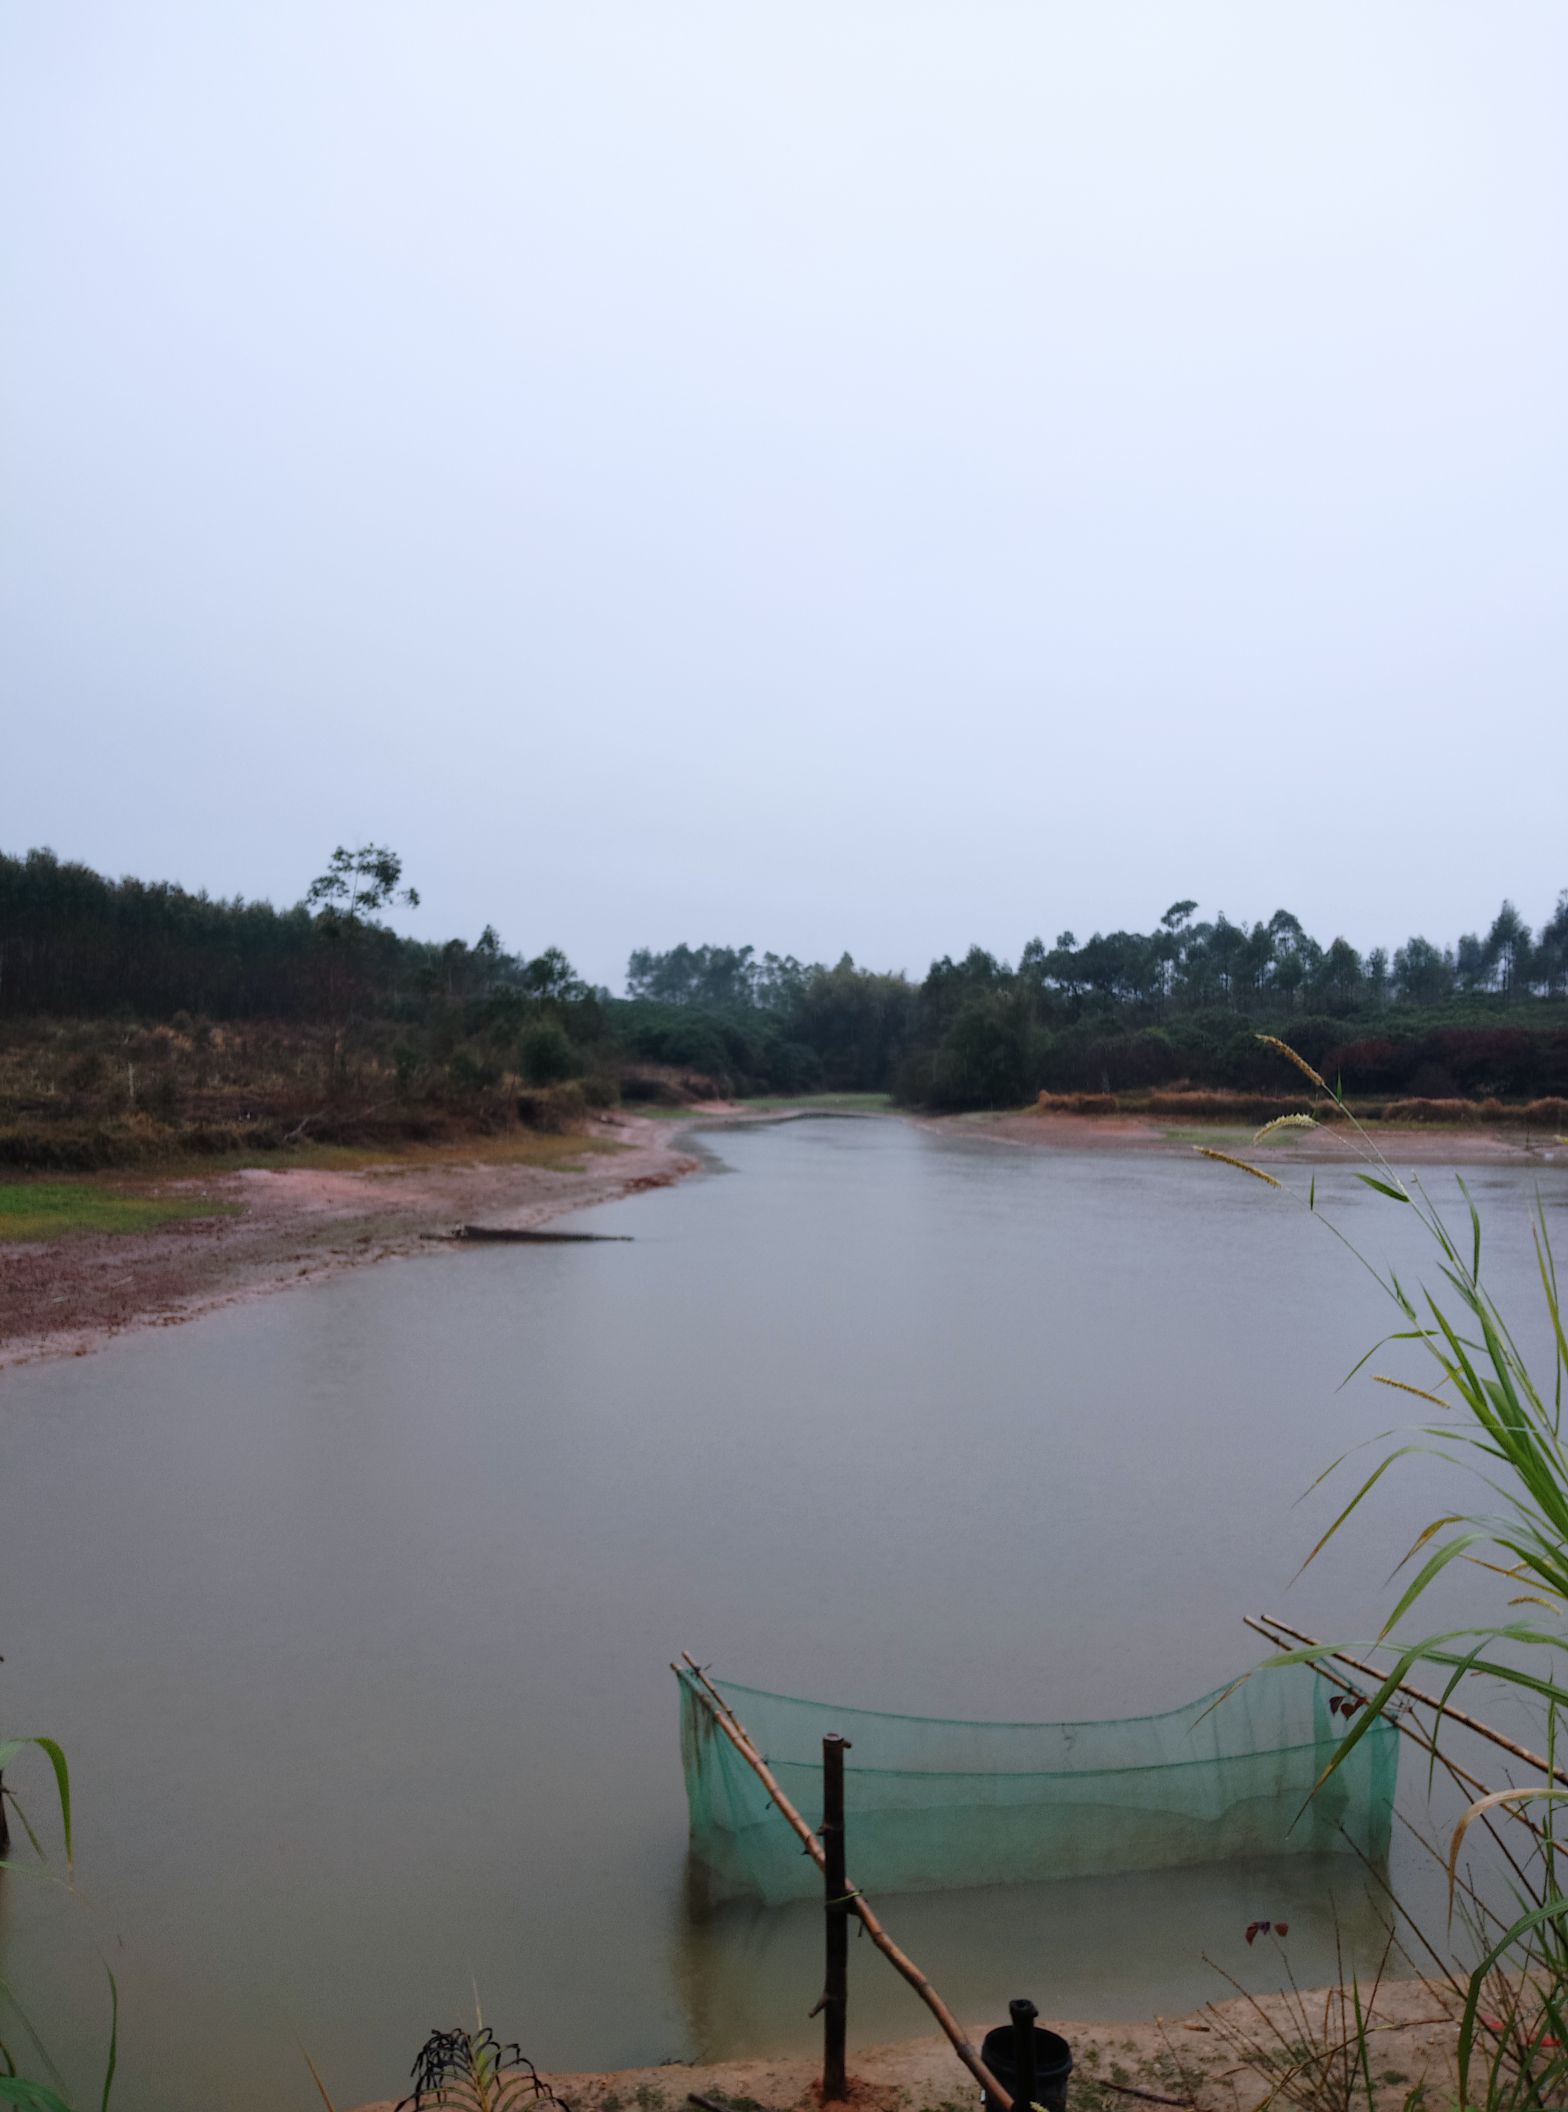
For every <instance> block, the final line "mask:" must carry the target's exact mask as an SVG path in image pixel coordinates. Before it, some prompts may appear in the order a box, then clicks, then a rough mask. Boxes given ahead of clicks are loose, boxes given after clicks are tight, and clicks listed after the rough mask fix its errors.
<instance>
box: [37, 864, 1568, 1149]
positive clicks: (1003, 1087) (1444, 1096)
mask: <svg viewBox="0 0 1568 2112" xmlns="http://www.w3.org/2000/svg"><path fill="white" fill-rule="evenodd" d="M395 905H396V906H401V907H404V908H408V909H414V908H417V905H418V896H417V893H416V892H415V891H414V890H413V889H412V888H411V887H409V886H408V885H406V883H405V880H404V875H403V870H402V865H401V861H400V860H399V859H398V857H397V855H396V854H395V853H394V852H392V851H391V850H389V849H387V848H386V847H385V846H382V845H376V844H365V845H361V846H359V847H358V848H356V849H348V848H345V847H339V849H338V850H337V851H336V852H335V853H334V854H333V856H332V858H331V859H330V860H329V861H328V863H327V865H326V867H325V869H324V870H323V872H322V873H321V874H320V875H318V876H317V877H316V879H315V880H314V881H312V882H311V883H310V885H309V886H308V887H307V889H306V890H305V892H304V894H303V896H302V898H301V900H300V901H299V902H297V903H296V904H294V905H292V906H291V907H288V908H284V909H278V908H275V907H274V906H273V905H272V904H271V903H268V902H247V901H243V900H239V899H234V900H220V899H217V898H214V897H212V896H209V895H207V894H205V893H202V892H197V893H191V892H189V891H188V890H186V889H184V888H182V887H178V886H175V885H173V884H171V883H167V882H149V881H142V880H138V879H119V880H112V879H108V878H105V877H104V876H103V875H101V874H99V873H96V872H94V871H92V870H91V869H90V868H89V867H87V866H85V865H80V864H72V863H67V862H64V861H62V860H60V859H58V858H56V857H55V856H54V855H53V854H52V853H51V852H49V851H46V850H35V851H31V852H29V853H27V854H26V855H25V856H8V855H4V854H0V1161H3V1160H7V1159H8V1160H9V1161H10V1162H11V1163H13V1164H33V1163H44V1164H59V1165H68V1164H76V1163H83V1164H93V1163H109V1162H111V1161H113V1160H115V1159H117V1158H120V1157H124V1156H134V1155H136V1153H137V1152H138V1151H142V1150H145V1151H147V1152H153V1151H155V1150H157V1149H159V1148H162V1146H164V1145H166V1142H167V1133H168V1132H169V1131H170V1130H177V1131H178V1133H179V1135H180V1137H181V1140H182V1142H183V1143H184V1144H187V1145H189V1146H190V1147H191V1148H193V1149H198V1150H211V1151H226V1150H231V1149H240V1148H259V1149H267V1148H274V1147H275V1146H277V1145H279V1144H282V1143H287V1142H290V1141H294V1140H297V1139H299V1138H301V1137H309V1138H312V1139H321V1138H325V1137H330V1136H338V1137H343V1138H366V1139H382V1140H396V1139H397V1138H399V1137H404V1136H409V1137H417V1136H430V1135H440V1134H445V1133H447V1132H448V1131H449V1130H451V1129H452V1128H454V1127H457V1128H462V1127H465V1126H466V1127H475V1126H478V1127H481V1128H484V1127H496V1126H501V1125H505V1124H508V1123H514V1122H516V1121H518V1120H522V1121H525V1122H529V1121H531V1122H535V1123H539V1124H549V1123H557V1124H559V1123H569V1122H571V1121H572V1120H574V1119H575V1118H577V1117H578V1116H580V1115H581V1114H582V1113H584V1112H586V1111H587V1110H589V1109H591V1108H595V1107H600V1108H602V1107H606V1106H609V1105H611V1104H613V1103H614V1102H615V1101H616V1100H617V1099H619V1098H622V1097H624V1098H626V1099H628V1100H639V1099H640V1100H643V1101H647V1100H658V1099H665V1100H669V1101H679V1100H680V1099H682V1098H690V1097H696V1096H700V1095H706V1094H711V1093H720V1094H746V1093H757V1092H768V1093H785V1094H789V1093H804V1092H815V1091H823V1090H826V1091H855V1092H889V1093H892V1094H894V1095H895V1096H896V1097H897V1098H898V1099H899V1100H901V1101H903V1102H905V1103H906V1104H910V1105H916V1106H924V1107H930V1108H935V1109H950V1110H958V1109H970V1108H982V1107H1006V1106H1017V1105H1020V1104H1022V1103H1025V1102H1028V1101H1032V1100H1033V1099H1034V1098H1035V1096H1036V1095H1037V1094H1038V1093H1040V1092H1042V1091H1043V1092H1047V1093H1053V1094H1091V1095H1100V1096H1103V1095H1107V1094H1118V1093H1120V1094H1127V1093H1134V1094H1136V1093H1146V1092H1149V1091H1158V1090H1181V1089H1183V1088H1202V1089H1210V1090H1216V1089H1218V1090H1226V1091H1230V1092H1233V1093H1234V1092H1242V1093H1245V1092H1250V1091H1270V1090H1274V1091H1277V1090H1278V1086H1279V1076H1278V1070H1277V1066H1276V1065H1275V1063H1274V1061H1273V1059H1272V1058H1271V1057H1270V1056H1269V1055H1268V1053H1267V1052H1266V1051H1265V1050H1264V1049H1262V1048H1261V1047H1260V1045H1259V1043H1258V1040H1257V1035H1258V1034H1259V1032H1270V1033H1277V1034H1279V1035H1281V1036H1283V1037H1285V1038H1288V1039H1289V1040H1290V1041H1291V1042H1292V1043H1293V1044H1294V1045H1295V1046H1296V1047H1297V1048H1299V1049H1300V1050H1301V1051H1302V1052H1303V1054H1305V1055H1306V1056H1307V1057H1308V1059H1309V1060H1310V1061H1311V1062H1313V1063H1314V1064H1315V1065H1316V1066H1317V1067H1318V1068H1319V1069H1321V1070H1323V1071H1324V1072H1325V1074H1326V1075H1329V1076H1332V1077H1335V1078H1337V1079H1338V1080H1340V1082H1342V1084H1343V1085H1344V1087H1345V1089H1346V1091H1347V1092H1350V1093H1352V1094H1356V1095H1363V1096H1365V1095H1371V1096H1385V1097H1387V1098H1389V1099H1397V1100H1403V1101H1408V1100H1415V1101H1421V1102H1430V1103H1439V1102H1454V1101H1460V1100H1464V1101H1471V1102H1479V1101H1496V1102H1500V1103H1525V1102H1530V1101H1534V1100H1541V1099H1547V1098H1551V1097H1552V1096H1558V1097H1561V1096H1564V1095H1568V894H1565V895H1564V896H1562V897H1560V898H1559V900H1558V901H1557V903H1556V905H1555V906H1554V908H1553V909H1552V911H1551V913H1550V914H1549V916H1548V917H1547V919H1546V920H1545V922H1544V923H1543V924H1542V926H1541V927H1540V929H1539V930H1538V931H1532V929H1531V928H1530V926H1529V925H1527V924H1526V923H1525V921H1524V919H1523V918H1522V916H1521V915H1520V913H1519V912H1518V911H1517V910H1516V909H1515V907H1514V906H1513V904H1511V903H1508V902H1505V903H1504V904H1503V905H1502V907H1501V908H1500V909H1499V911H1498V912H1497V913H1496V915H1495V916H1494V917H1493V918H1492V920H1491V922H1490V923H1489V924H1488V925H1487V926H1486V927H1485V929H1484V931H1483V930H1480V929H1478V930H1477V931H1475V932H1472V933H1467V934H1465V935H1463V936H1461V937H1459V938H1458V939H1456V940H1454V941H1453V942H1451V943H1448V942H1440V941H1435V940H1432V939H1430V938H1428V937H1425V936H1422V935H1417V936H1414V937H1411V938H1408V939H1406V940H1405V941H1404V942H1403V943H1401V944H1399V945H1397V946H1394V947H1392V948H1383V947H1377V948H1374V949H1373V950H1372V951H1371V952H1369V953H1367V954H1365V955H1363V954H1361V953H1358V952H1357V950H1356V949H1355V948H1354V947H1352V946H1351V945H1350V944H1349V943H1348V942H1347V941H1346V940H1345V939H1343V938H1342V937H1335V938H1332V939H1330V940H1328V941H1327V942H1326V943H1325V942H1322V941H1319V940H1317V939H1315V938H1313V937H1312V936H1310V935H1309V934H1308V933H1307V932H1306V931H1305V930H1304V928H1303V926H1302V924H1301V922H1300V920H1299V919H1298V918H1296V917H1295V916H1294V915H1292V914H1291V913H1290V912H1289V911H1287V910H1283V909H1282V910H1276V911H1275V912H1274V914H1273V915H1272V916H1271V917H1269V918H1268V920H1267V921H1266V922H1254V923H1250V924H1248V923H1241V922H1232V921H1231V920H1230V919H1229V918H1227V917H1226V916H1224V915H1223V914H1220V915H1216V916H1214V917H1212V918H1206V917H1203V916H1201V915H1200V914H1199V909H1198V905H1197V904H1196V903H1195V902H1193V901H1190V900H1181V901H1177V902H1175V903H1173V904H1172V905H1171V907H1170V908H1169V909H1168V910H1167V911H1166V912H1165V914H1164V915H1163V916H1162V917H1161V918H1160V919H1159V921H1158V923H1157V924H1155V926H1154V927H1153V929H1152V930H1150V931H1147V932H1131V931H1113V932H1109V933H1101V932H1095V933H1094V934H1092V935H1091V936H1090V937H1089V938H1088V939H1086V940H1083V941H1080V940H1079V939H1078V938H1077V937H1076V936H1075V935H1074V934H1073V933H1072V932H1070V931H1066V932H1062V933H1060V934H1059V935H1058V936H1057V938H1056V940H1055V941H1054V943H1053V944H1051V945H1049V946H1048V945H1046V943H1045V942H1044V941H1043V940H1042V939H1040V938H1032V939H1030V940H1029V941H1028V942H1027V944H1025V945H1024V946H1023V948H1022V949H1021V951H1020V952H1019V954H1018V957H1017V961H1016V964H1014V963H1010V962H1009V961H1007V960H1005V959H1002V958H999V957H998V956H997V955H995V954H992V953H990V952H987V951H986V950H985V949H984V948H982V947H979V946H974V947H972V948H971V949H970V950H969V952H968V953H966V954H965V955H964V956H963V957H962V958H961V959H958V960H954V959H951V958H945V957H944V958H943V959H941V960H938V961H936V962H934V963H933V964H932V965H931V967H930V968H929V970H928V972H927V973H926V975H925V977H924V979H923V980H922V981H920V982H918V983H916V982H914V981H912V980H911V979H910V978H909V977H907V976H906V975H904V974H902V973H899V972H882V971H876V970H872V969H868V968H864V967H861V966H859V965H857V963H856V962H855V961H853V960H852V959H851V958H850V956H849V955H848V954H845V955H844V956H843V957H842V958H841V959H839V960H838V961H837V962H836V963H834V964H832V965H827V964H825V963H821V962H810V963H808V962H802V961H799V960H796V959H795V958H793V957H792V956H787V955H786V956H781V955H778V954H774V953H761V954H759V953H758V952H757V951H756V950H755V949H754V948H752V947H750V946H741V947H728V946H715V945H697V946H693V945H680V946H677V947H674V948H672V949H671V950H669V951H667V952H663V953H659V952H653V951H650V950H648V949H639V950H637V951H635V952H633V953H632V955H631V957H630V959H629V961H628V964H627V973H626V986H625V994H624V995H621V996H616V995H613V994H612V993H611V992H610V991H608V990H605V989H595V988H593V987H592V986H590V985H589V984H588V983H587V982H586V981H585V980H584V979H583V978H581V977H580V976H578V975H577V974H576V972H575V971H574V969H573V967H572V964H571V962H570V961H569V960H568V959H567V958H566V956H565V955H564V953H562V952H561V951H560V950H559V949H558V948H554V947H545V948H543V949H542V950H541V951H540V952H538V953H537V954H532V955H530V954H526V953H523V952H514V951H511V950H509V949H508V948H507V946H506V945H505V944H504V943H503V942H502V940H501V938H500V936H499V935H498V933H497V931H496V929H495V928H494V926H491V925H487V926H486V927H485V928H484V929H483V930H482V931H481V932H480V933H479V935H478V936H477V937H476V938H474V939H472V940H467V939H463V938H448V939H445V940H437V939H429V938H423V937H410V936H406V935H403V934H400V933H398V932H395V931H393V930H392V929H391V928H390V927H389V925H388V924H387V923H386V922H385V921H384V916H385V912H386V911H388V910H389V909H390V908H392V907H393V906H395Z"/></svg>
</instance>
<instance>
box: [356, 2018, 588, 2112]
mask: <svg viewBox="0 0 1568 2112" xmlns="http://www.w3.org/2000/svg"><path fill="white" fill-rule="evenodd" d="M413 2077H414V2088H413V2090H412V2092H411V2093H410V2095H409V2096H407V2097H405V2098H404V2099H403V2100H402V2103H401V2104H400V2105H399V2106H398V2107H397V2112H405V2108H407V2112H437V2108H441V2112H516V2108H517V2107H519V2106H522V2105H535V2104H544V2105H552V2106H555V2107H556V2108H557V2112H571V2108H570V2106H568V2105H567V2104H566V2103H565V2101H564V2100H563V2099H562V2098H559V2097H557V2096H556V2094H555V2092H554V2091H553V2090H552V2089H551V2088H550V2086H549V2084H548V2083H547V2082H546V2081H545V2080H544V2078H543V2077H542V2076H541V2075H540V2073H539V2071H538V2069H537V2068H535V2066H534V2064H533V2062H532V2061H530V2060H528V2059H527V2058H525V2056H524V2053H523V2049H522V2048H521V2046H519V2045H517V2044H516V2042H515V2041H513V2042H511V2043H508V2044H505V2045H503V2044H502V2042H501V2041H500V2040H499V2039H498V2038H497V2037H496V2035H495V2033H494V2032H493V2031H492V2030H491V2028H490V2026H489V2025H488V2024H481V2025H479V2026H477V2027H476V2028H475V2029H474V2030H473V2031H467V2030H464V2029H463V2028H462V2027H459V2028H458V2029H457V2030H456V2031H433V2032H432V2033H431V2034H430V2036H429V2038H428V2039H426V2041H425V2043H424V2045H423V2046H421V2047H420V2049H419V2053H418V2056H417V2058H416V2059H415V2062H414V2067H413Z"/></svg>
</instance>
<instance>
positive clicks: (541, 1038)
mask: <svg viewBox="0 0 1568 2112" xmlns="http://www.w3.org/2000/svg"><path fill="white" fill-rule="evenodd" d="M517 1067H518V1069H519V1070H520V1071H521V1072H522V1074H523V1077H524V1079H525V1080H526V1081H527V1083H528V1084H529V1085H560V1084H562V1083H563V1082H564V1081H565V1080H566V1079H568V1078H575V1077H576V1076H577V1074H578V1073H579V1071H581V1069H582V1067H583V1063H582V1058H581V1056H580V1055H579V1054H578V1053H577V1050H576V1048H575V1047H574V1046H573V1043H572V1038H571V1036H570V1035H569V1034H568V1033H567V1031H566V1029H565V1028H564V1027H562V1026H559V1025H558V1024H557V1023H556V1021H555V1020H553V1019H541V1020H538V1021H536V1022H535V1024H534V1025H533V1026H531V1027H526V1028H525V1029H524V1030H523V1034H522V1036H521V1038H520V1040H519V1042H518V1044H517Z"/></svg>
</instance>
